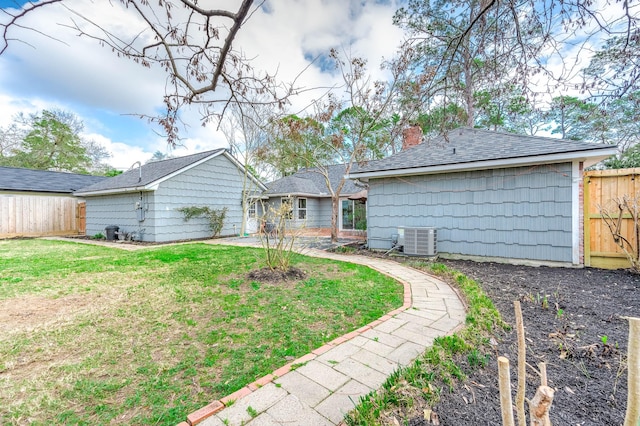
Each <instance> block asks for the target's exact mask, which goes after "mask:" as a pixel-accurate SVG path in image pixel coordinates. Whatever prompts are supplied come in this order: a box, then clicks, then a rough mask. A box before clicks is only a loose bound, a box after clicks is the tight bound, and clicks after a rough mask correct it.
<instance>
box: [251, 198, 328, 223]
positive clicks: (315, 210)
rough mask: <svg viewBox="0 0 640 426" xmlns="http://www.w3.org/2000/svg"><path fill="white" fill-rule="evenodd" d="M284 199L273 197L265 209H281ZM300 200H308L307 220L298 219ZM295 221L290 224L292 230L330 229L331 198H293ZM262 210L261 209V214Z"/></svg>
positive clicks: (267, 202) (266, 202) (292, 220)
mask: <svg viewBox="0 0 640 426" xmlns="http://www.w3.org/2000/svg"><path fill="white" fill-rule="evenodd" d="M282 198H283V197H273V198H270V199H269V200H267V201H265V202H264V205H265V208H266V209H270V208H273V209H275V210H277V209H279V208H280V205H281V199H282ZM298 198H306V199H307V218H306V219H305V220H302V219H298V201H297V200H298ZM292 199H293V204H294V208H293V219H291V220H290V221H289V223H288V226H290V227H291V228H292V229H300V228H329V227H330V226H331V198H310V197H292ZM261 211H262V209H259V212H261Z"/></svg>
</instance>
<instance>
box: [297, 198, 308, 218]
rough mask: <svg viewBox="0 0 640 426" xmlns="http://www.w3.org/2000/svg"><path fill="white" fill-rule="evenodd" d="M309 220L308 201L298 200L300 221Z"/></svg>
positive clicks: (304, 199)
mask: <svg viewBox="0 0 640 426" xmlns="http://www.w3.org/2000/svg"><path fill="white" fill-rule="evenodd" d="M306 218H307V199H306V198H298V219H306Z"/></svg>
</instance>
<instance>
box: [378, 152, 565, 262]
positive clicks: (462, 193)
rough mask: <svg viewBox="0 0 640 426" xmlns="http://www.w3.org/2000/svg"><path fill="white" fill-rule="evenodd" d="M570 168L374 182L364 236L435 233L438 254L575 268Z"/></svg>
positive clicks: (382, 241)
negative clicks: (405, 229) (411, 229)
mask: <svg viewBox="0 0 640 426" xmlns="http://www.w3.org/2000/svg"><path fill="white" fill-rule="evenodd" d="M571 170H572V169H571V164H570V163H566V164H554V165H548V166H545V165H542V166H537V167H521V168H510V169H498V170H486V171H470V172H460V173H449V174H438V175H423V176H410V177H402V178H383V179H371V180H370V181H369V185H370V187H369V200H368V222H367V225H368V237H369V245H370V247H371V248H373V249H388V248H390V247H391V235H392V234H395V233H396V232H397V231H396V229H397V227H398V226H415V227H435V228H436V229H437V249H438V251H439V252H442V253H450V254H460V255H469V256H486V257H502V258H513V259H528V260H540V261H558V262H571V261H572V220H571V214H572V204H571V194H572V178H571Z"/></svg>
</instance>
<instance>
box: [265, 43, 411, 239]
mask: <svg viewBox="0 0 640 426" xmlns="http://www.w3.org/2000/svg"><path fill="white" fill-rule="evenodd" d="M331 58H332V59H333V60H334V61H335V64H336V68H337V69H338V71H339V72H340V74H341V75H342V78H343V81H344V85H343V87H342V90H343V92H342V93H341V95H342V96H340V97H338V95H337V94H336V93H334V94H331V95H330V96H329V97H327V98H326V99H325V100H323V101H322V102H316V103H315V110H314V112H313V114H310V115H308V116H306V117H299V116H296V115H290V116H287V117H285V118H284V119H280V120H278V121H276V132H275V135H276V136H275V138H274V140H273V144H272V146H271V149H270V151H269V155H268V160H269V161H271V163H272V164H274V165H275V167H276V168H277V169H278V170H280V171H281V172H282V173H283V174H285V175H286V174H290V173H293V172H295V171H297V170H298V169H299V168H301V167H307V168H312V169H313V172H315V173H319V174H320V175H322V177H323V178H324V181H325V183H326V188H327V191H328V193H329V194H330V195H331V201H332V214H331V239H332V240H333V241H336V240H337V238H338V214H339V206H340V194H341V191H342V189H343V187H344V184H345V181H346V180H345V178H344V176H343V177H342V178H341V179H340V180H339V182H338V183H337V185H336V186H333V185H332V182H331V179H330V174H329V166H331V165H335V164H343V165H344V168H345V170H344V174H345V175H347V174H349V172H350V171H351V169H352V167H353V165H354V164H356V163H357V162H362V161H367V160H371V159H375V158H380V157H382V156H384V155H385V154H386V153H387V152H389V151H390V150H391V149H392V148H391V147H392V146H393V145H394V136H393V135H395V134H397V133H398V132H397V129H395V127H396V126H398V125H399V122H398V120H397V117H396V116H394V114H393V111H392V109H393V106H394V105H395V100H396V97H397V93H398V92H397V88H398V87H397V84H396V81H397V80H396V79H395V78H392V79H391V81H390V82H387V83H385V82H381V81H372V80H371V77H370V76H369V75H368V73H367V72H366V62H365V61H364V60H362V59H360V58H350V57H348V55H345V56H342V55H340V54H339V53H338V52H337V51H335V50H333V51H332V52H331ZM394 77H396V76H394Z"/></svg>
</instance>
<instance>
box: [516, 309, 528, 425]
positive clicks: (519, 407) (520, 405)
mask: <svg viewBox="0 0 640 426" xmlns="http://www.w3.org/2000/svg"><path fill="white" fill-rule="evenodd" d="M513 307H514V309H515V311H516V332H517V334H518V389H517V391H516V413H517V415H518V416H517V417H518V426H526V425H527V419H526V417H525V414H524V398H525V392H526V388H525V386H526V384H527V371H526V368H527V346H526V343H525V340H524V322H523V320H522V309H521V308H520V301H519V300H516V301H515V302H513Z"/></svg>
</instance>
